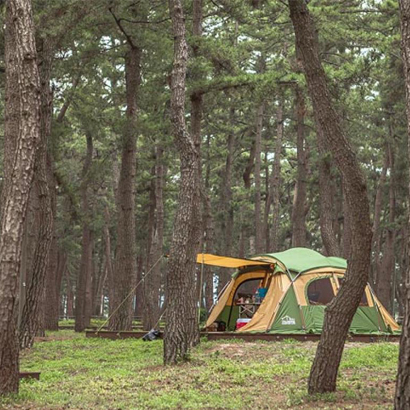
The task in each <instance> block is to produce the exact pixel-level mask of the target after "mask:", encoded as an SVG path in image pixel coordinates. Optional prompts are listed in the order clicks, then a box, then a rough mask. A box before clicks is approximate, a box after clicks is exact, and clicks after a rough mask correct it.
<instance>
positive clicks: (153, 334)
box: [142, 329, 161, 342]
mask: <svg viewBox="0 0 410 410" xmlns="http://www.w3.org/2000/svg"><path fill="white" fill-rule="evenodd" d="M160 337H161V332H160V331H159V330H155V329H151V330H150V331H149V332H148V333H147V334H146V335H144V336H143V337H142V340H143V341H144V342H151V341H153V340H155V339H159V338H160Z"/></svg>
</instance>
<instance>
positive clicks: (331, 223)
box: [316, 128, 340, 256]
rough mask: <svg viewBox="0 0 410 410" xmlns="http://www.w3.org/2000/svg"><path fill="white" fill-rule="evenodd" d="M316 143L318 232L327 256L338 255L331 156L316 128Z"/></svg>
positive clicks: (321, 134)
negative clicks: (317, 149)
mask: <svg viewBox="0 0 410 410" xmlns="http://www.w3.org/2000/svg"><path fill="white" fill-rule="evenodd" d="M316 132H317V144H318V148H319V153H320V158H319V210H320V234H321V236H322V241H323V246H324V249H325V254H326V255H327V256H340V247H339V241H338V238H337V234H336V232H335V229H334V227H335V219H336V218H335V209H334V197H335V187H334V184H333V183H332V180H333V177H332V157H331V153H330V152H329V151H327V150H326V148H325V141H324V136H323V133H322V131H321V130H320V129H319V128H317V130H316Z"/></svg>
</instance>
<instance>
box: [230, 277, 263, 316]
mask: <svg viewBox="0 0 410 410" xmlns="http://www.w3.org/2000/svg"><path fill="white" fill-rule="evenodd" d="M262 284H263V278H258V279H249V280H247V281H245V282H243V283H241V284H240V285H239V286H238V288H237V289H236V292H235V298H234V301H235V305H237V306H239V317H240V318H252V317H253V315H254V314H255V312H256V311H257V310H258V309H259V306H260V304H261V299H260V297H257V295H259V291H260V289H261V286H262Z"/></svg>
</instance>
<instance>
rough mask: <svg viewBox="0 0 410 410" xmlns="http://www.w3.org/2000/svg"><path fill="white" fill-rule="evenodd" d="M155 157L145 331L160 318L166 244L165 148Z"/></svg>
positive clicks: (157, 152)
mask: <svg viewBox="0 0 410 410" xmlns="http://www.w3.org/2000/svg"><path fill="white" fill-rule="evenodd" d="M155 151H156V155H155V162H156V164H155V180H154V181H153V184H152V187H151V189H152V190H153V204H152V205H153V211H154V212H153V222H152V227H151V231H152V232H151V244H150V251H149V257H148V263H147V271H148V270H149V269H152V270H151V272H150V273H149V275H147V277H146V278H145V280H144V286H145V292H144V295H145V298H144V301H145V309H144V329H147V330H149V329H153V328H154V327H155V326H156V325H157V323H158V320H159V316H160V288H161V263H160V259H161V258H162V249H163V244H164V199H163V191H164V189H163V188H164V166H163V163H162V161H163V148H162V147H161V146H159V145H158V146H157V147H156V150H155Z"/></svg>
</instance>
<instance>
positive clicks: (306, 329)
mask: <svg viewBox="0 0 410 410" xmlns="http://www.w3.org/2000/svg"><path fill="white" fill-rule="evenodd" d="M197 262H198V263H203V264H208V265H213V266H223V267H230V268H236V269H237V271H236V272H235V273H234V274H233V275H232V279H231V281H230V282H229V283H228V284H227V285H226V286H225V288H224V290H223V291H222V292H221V294H220V296H219V298H218V300H217V302H216V303H215V305H214V306H213V308H212V309H211V311H210V315H209V318H208V321H207V323H206V326H207V327H209V326H211V325H212V324H213V323H214V322H224V324H225V325H226V329H227V330H231V331H232V330H235V327H236V322H237V319H238V318H241V317H248V323H247V324H246V325H245V326H243V327H241V328H240V329H238V331H239V332H267V333H278V334H297V333H302V334H303V333H321V331H322V327H323V319H324V310H325V307H326V304H328V303H329V302H330V301H331V300H332V298H333V297H334V296H335V294H336V293H337V291H338V289H339V288H340V286H341V283H342V281H343V276H344V273H345V271H346V268H347V262H346V260H345V259H342V258H338V257H325V256H323V255H321V254H320V253H318V252H315V251H313V250H310V249H306V248H292V249H289V250H287V251H284V252H278V253H272V254H263V255H257V256H254V257H252V258H249V259H236V258H229V257H220V256H215V255H209V254H199V255H198V259H197ZM260 288H263V289H264V293H265V292H266V295H265V297H264V298H263V299H262V300H258V301H257V302H256V303H254V302H255V301H254V300H253V301H251V300H250V299H251V298H252V296H254V295H255V294H256V293H257V292H258V289H260ZM244 299H245V300H244ZM253 299H254V297H253ZM399 330H400V328H399V326H398V324H397V323H396V322H395V321H394V319H393V318H392V317H391V316H390V314H389V313H388V312H387V310H386V309H385V308H384V307H383V306H382V305H381V303H380V302H379V300H378V299H377V297H376V295H375V294H374V292H373V290H372V289H371V287H370V286H369V285H367V286H366V289H365V292H364V294H363V298H362V300H361V303H360V306H359V307H358V309H357V312H356V314H355V316H354V318H353V321H352V324H351V327H350V332H351V333H353V334H384V333H393V332H398V331H399Z"/></svg>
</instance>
